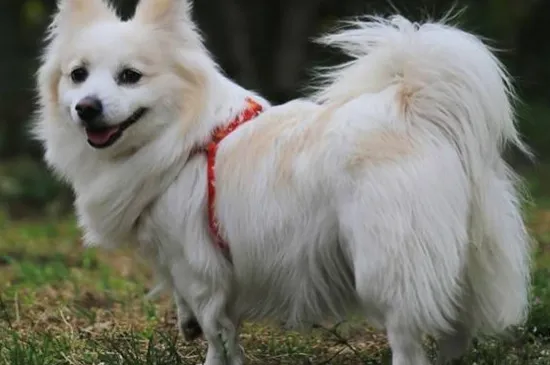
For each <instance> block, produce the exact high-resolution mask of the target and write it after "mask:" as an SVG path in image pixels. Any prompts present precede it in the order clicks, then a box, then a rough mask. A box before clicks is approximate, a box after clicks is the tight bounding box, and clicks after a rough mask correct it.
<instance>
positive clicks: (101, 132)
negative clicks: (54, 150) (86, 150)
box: [86, 108, 147, 148]
mask: <svg viewBox="0 0 550 365" xmlns="http://www.w3.org/2000/svg"><path fill="white" fill-rule="evenodd" d="M146 112H147V108H139V109H138V110H136V111H135V113H134V114H132V115H131V116H130V117H129V118H128V119H126V120H125V121H124V122H122V123H120V124H117V125H115V126H109V127H101V128H90V127H87V128H86V135H87V137H88V143H89V144H90V146H92V147H94V148H107V147H109V146H112V145H113V144H114V143H115V142H116V141H117V140H118V139H119V138H120V137H122V133H124V131H125V130H126V129H127V128H128V127H130V126H131V125H132V124H134V123H135V122H137V121H138V120H140V119H141V117H143V115H144V114H145V113H146Z"/></svg>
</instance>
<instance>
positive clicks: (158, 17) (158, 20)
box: [134, 0, 191, 27]
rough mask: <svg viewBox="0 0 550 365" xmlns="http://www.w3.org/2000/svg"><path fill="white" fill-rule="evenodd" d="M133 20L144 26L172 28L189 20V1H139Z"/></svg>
mask: <svg viewBox="0 0 550 365" xmlns="http://www.w3.org/2000/svg"><path fill="white" fill-rule="evenodd" d="M134 19H136V20H137V21H139V22H141V23H144V24H156V25H160V26H164V27H174V26H176V27H177V25H178V24H179V23H180V22H186V21H189V20H190V19H191V1H190V0H140V1H139V3H138V6H137V9H136V14H135V16H134Z"/></svg>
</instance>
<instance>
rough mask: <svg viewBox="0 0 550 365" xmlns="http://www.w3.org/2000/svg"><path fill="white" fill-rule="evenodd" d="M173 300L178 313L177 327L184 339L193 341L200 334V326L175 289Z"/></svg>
mask: <svg viewBox="0 0 550 365" xmlns="http://www.w3.org/2000/svg"><path fill="white" fill-rule="evenodd" d="M174 301H175V302H176V308H177V313H178V328H179V330H180V332H181V334H182V336H183V338H185V340H186V341H194V340H196V339H197V338H199V337H200V336H201V335H202V328H201V326H200V324H199V322H198V321H197V318H196V317H195V315H194V313H193V312H192V311H191V308H190V307H189V305H188V304H187V302H186V301H185V299H183V298H182V297H181V296H180V295H179V294H178V293H177V292H176V291H174Z"/></svg>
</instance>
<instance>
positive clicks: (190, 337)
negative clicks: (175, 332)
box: [180, 317, 202, 341]
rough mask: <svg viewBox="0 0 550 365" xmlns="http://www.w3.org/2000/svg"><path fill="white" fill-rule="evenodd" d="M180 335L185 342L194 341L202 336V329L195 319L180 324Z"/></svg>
mask: <svg viewBox="0 0 550 365" xmlns="http://www.w3.org/2000/svg"><path fill="white" fill-rule="evenodd" d="M180 327H181V328H180V329H181V333H182V335H183V338H185V340H186V341H194V340H196V339H197V338H199V337H200V336H201V335H202V328H201V325H200V324H199V322H198V321H197V319H196V318H195V317H192V318H190V319H188V320H187V321H185V322H183V323H181V324H180Z"/></svg>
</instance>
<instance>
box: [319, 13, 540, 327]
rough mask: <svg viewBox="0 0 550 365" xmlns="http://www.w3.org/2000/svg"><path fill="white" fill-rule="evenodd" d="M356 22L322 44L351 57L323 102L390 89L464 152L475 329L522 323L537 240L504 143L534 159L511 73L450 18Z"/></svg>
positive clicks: (419, 122)
mask: <svg viewBox="0 0 550 365" xmlns="http://www.w3.org/2000/svg"><path fill="white" fill-rule="evenodd" d="M351 25H352V27H351V28H350V29H344V30H342V31H340V32H337V33H334V34H329V35H327V36H324V37H323V38H321V39H320V42H321V43H323V44H325V45H330V46H336V47H337V48H340V49H342V50H343V51H344V52H345V53H346V54H347V55H349V56H351V57H352V58H353V60H352V61H351V62H349V63H347V64H344V65H343V66H339V67H337V68H334V69H332V70H330V72H328V75H329V76H328V78H327V79H326V82H325V83H323V84H322V85H321V87H320V89H319V91H318V92H317V94H315V99H316V101H317V102H320V103H345V102H346V101H349V100H352V99H354V98H356V97H359V96H361V95H363V94H365V93H376V92H380V91H383V90H387V89H388V88H390V87H391V88H394V90H395V92H396V95H395V103H396V106H397V109H396V110H397V111H398V113H399V119H400V120H402V121H404V122H405V123H407V124H408V125H410V126H411V127H412V128H414V129H416V130H426V131H427V132H428V133H431V132H435V133H437V134H438V135H443V136H445V138H446V139H448V140H450V141H451V143H452V144H453V145H454V146H456V148H457V150H458V152H459V153H460V156H461V159H462V161H463V165H464V170H465V172H466V174H468V176H469V180H470V182H471V183H472V195H473V196H472V204H471V221H472V223H471V227H470V232H471V234H472V237H471V244H470V248H469V250H470V253H469V256H470V257H469V260H468V264H467V265H468V269H467V271H468V274H467V276H468V279H469V282H470V283H469V284H470V285H469V286H470V290H471V294H472V298H471V299H470V300H472V301H473V302H474V306H475V308H472V310H473V311H475V314H474V316H475V318H474V320H475V323H474V324H473V325H474V326H475V327H477V329H478V330H483V331H485V332H500V331H501V330H503V329H504V328H506V327H508V326H510V325H514V324H518V323H520V322H521V321H522V320H523V318H524V315H525V312H526V308H527V297H528V284H529V255H530V250H529V243H530V242H529V239H528V235H527V234H526V230H525V227H524V223H523V221H522V217H521V213H520V212H521V210H520V196H519V192H518V190H517V188H516V187H515V186H514V179H513V176H512V175H511V173H510V171H509V170H508V168H507V167H506V165H505V164H504V162H503V160H502V157H501V154H502V151H503V147H504V146H505V145H515V146H517V147H519V148H520V149H521V150H523V151H524V152H527V153H529V152H528V150H527V148H526V147H525V146H524V144H523V143H522V142H521V139H520V137H519V135H518V132H517V130H516V126H515V115H514V108H513V105H512V104H513V101H514V92H513V89H512V86H511V82H510V79H509V77H508V75H507V73H506V71H505V70H504V68H503V67H502V65H501V64H500V62H499V61H498V59H497V58H496V57H495V55H494V54H493V53H492V51H491V49H490V48H489V47H488V46H486V45H485V44H484V43H483V42H482V41H481V40H480V39H479V38H478V37H476V36H474V35H472V34H470V33H466V32H464V31H461V30H459V29H457V28H455V27H453V26H450V25H447V24H446V22H445V21H442V22H429V23H424V24H416V23H412V22H410V21H408V20H407V19H405V18H403V17H402V16H394V17H391V18H389V19H382V18H378V17H369V18H367V19H365V20H360V21H356V22H352V23H351ZM326 75H327V73H326V72H324V76H326Z"/></svg>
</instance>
